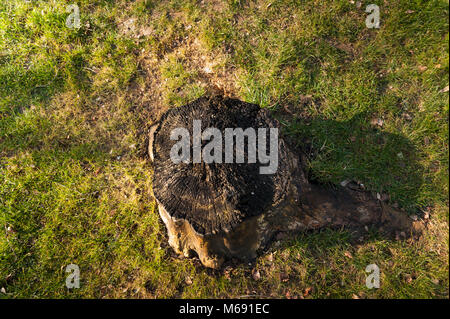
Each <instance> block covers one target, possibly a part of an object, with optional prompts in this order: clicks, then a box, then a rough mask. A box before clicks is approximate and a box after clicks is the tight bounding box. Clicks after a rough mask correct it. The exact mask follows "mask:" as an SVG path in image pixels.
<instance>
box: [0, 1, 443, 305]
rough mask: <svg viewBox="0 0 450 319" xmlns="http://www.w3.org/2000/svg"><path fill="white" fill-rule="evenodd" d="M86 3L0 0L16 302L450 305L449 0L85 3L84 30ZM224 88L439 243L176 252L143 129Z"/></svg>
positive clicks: (2, 169) (4, 189)
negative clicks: (376, 16)
mask: <svg viewBox="0 0 450 319" xmlns="http://www.w3.org/2000/svg"><path fill="white" fill-rule="evenodd" d="M72 3H73V2H72V0H68V1H63V0H51V1H38V0H36V1H24V0H8V1H0V288H3V289H2V292H0V298H80V297H82V298H230V297H234V298H237V297H244V296H247V297H248V296H250V297H251V296H256V297H260V298H265V297H269V298H448V297H449V255H448V251H449V206H448V205H449V198H448V191H449V189H448V188H449V187H448V186H449V175H448V168H449V148H448V141H449V132H448V116H449V93H448V85H449V32H448V26H449V23H448V22H449V3H448V1H445V0H444V1H442V0H439V1H438V0H436V1H424V0H415V1H379V0H373V1H372V0H371V1H362V3H361V2H358V1H348V0H343V1H321V0H304V1H293V0H261V1H250V0H228V1H219V0H214V1H206V0H204V1H200V0H183V1H182V0H177V1H151V0H136V1H125V0H117V1H114V0H93V1H88V0H78V1H77V4H78V6H79V11H80V18H81V25H80V28H78V29H77V28H69V27H68V26H66V18H68V16H69V14H70V12H66V8H67V6H68V5H69V4H72ZM371 3H375V4H378V5H379V7H380V28H379V29H369V28H367V27H366V25H365V20H366V17H367V15H368V13H366V12H365V8H366V6H367V5H368V4H371ZM214 88H215V89H217V88H218V89H220V90H222V91H223V92H225V94H227V95H229V96H234V97H238V98H240V99H241V100H244V101H247V102H253V103H258V104H259V105H260V106H261V107H264V108H270V109H271V110H272V111H273V114H274V116H276V117H278V118H279V119H280V121H281V122H282V125H283V133H284V134H285V135H289V136H290V137H291V138H292V139H293V140H294V141H298V143H300V144H304V145H309V146H310V147H309V148H310V151H309V152H310V154H309V155H310V156H309V158H310V160H309V162H308V163H305V165H307V166H308V169H309V173H310V175H311V176H312V177H313V178H314V179H317V180H318V181H320V182H323V183H332V184H338V183H340V182H342V181H344V180H354V181H358V182H360V183H362V184H364V187H365V188H366V189H368V190H370V191H372V192H374V193H380V194H383V196H389V202H390V204H391V205H394V206H398V207H400V208H401V209H403V210H404V211H405V214H410V215H417V216H420V217H423V218H427V217H428V218H429V227H428V230H427V232H426V233H425V235H424V236H423V238H421V239H420V240H418V241H414V242H411V241H392V240H388V239H385V238H383V237H382V236H380V235H379V234H378V233H377V232H375V231H373V230H371V229H369V230H368V232H367V236H365V237H363V238H359V240H356V239H355V238H353V236H352V234H351V233H349V232H348V231H346V230H322V231H319V232H313V233H307V234H300V235H299V236H298V237H296V238H289V239H288V240H276V241H275V242H274V243H273V245H272V246H271V248H270V249H269V251H267V252H266V253H265V254H264V255H262V256H260V257H258V259H257V260H256V261H255V263H254V264H251V265H247V264H245V265H242V264H230V265H229V266H227V267H224V268H223V269H221V270H217V271H215V270H210V269H206V268H204V267H202V266H201V264H200V262H199V261H198V260H197V259H186V258H179V257H178V256H175V254H174V253H173V252H172V251H171V249H170V248H169V247H168V246H167V237H166V230H165V227H164V225H163V223H162V221H161V220H160V218H159V215H158V213H157V210H156V207H155V202H154V199H153V197H152V195H151V188H152V165H151V163H150V161H149V159H148V156H147V154H146V147H147V140H146V135H147V132H148V128H149V126H150V125H151V124H152V123H153V122H154V120H155V119H156V118H157V117H158V116H159V115H160V114H161V113H162V112H163V111H165V110H167V109H168V108H170V107H178V106H181V105H183V104H184V103H186V102H188V101H192V100H193V99H195V98H197V97H200V96H202V95H203V94H205V93H207V92H210V91H211V90H213V89H214ZM69 264H77V265H78V266H79V268H80V275H81V286H80V288H79V289H68V288H66V286H65V280H66V277H67V275H68V273H66V272H65V269H66V266H67V265H69ZM369 264H376V265H378V266H379V268H380V272H381V284H380V288H379V289H368V288H367V287H366V285H365V280H366V276H367V274H366V272H365V269H366V266H367V265H369ZM256 270H258V271H259V273H260V278H259V279H258V278H257V276H252V272H253V274H254V273H255V271H256Z"/></svg>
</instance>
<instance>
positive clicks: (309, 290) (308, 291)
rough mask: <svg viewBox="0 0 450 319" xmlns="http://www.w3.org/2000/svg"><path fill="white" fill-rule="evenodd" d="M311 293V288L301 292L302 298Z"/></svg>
mask: <svg viewBox="0 0 450 319" xmlns="http://www.w3.org/2000/svg"><path fill="white" fill-rule="evenodd" d="M311 292H312V287H308V288H306V289H305V290H304V291H303V297H307V296H309V295H310V293H311Z"/></svg>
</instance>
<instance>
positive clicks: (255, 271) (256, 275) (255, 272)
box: [252, 268, 261, 280]
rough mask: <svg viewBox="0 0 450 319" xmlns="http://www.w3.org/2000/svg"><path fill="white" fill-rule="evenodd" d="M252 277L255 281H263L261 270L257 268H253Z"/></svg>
mask: <svg viewBox="0 0 450 319" xmlns="http://www.w3.org/2000/svg"><path fill="white" fill-rule="evenodd" d="M252 277H253V279H254V280H260V279H261V274H260V273H259V270H258V269H256V268H253V270H252Z"/></svg>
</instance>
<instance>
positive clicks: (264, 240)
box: [149, 96, 424, 268]
mask: <svg viewBox="0 0 450 319" xmlns="http://www.w3.org/2000/svg"><path fill="white" fill-rule="evenodd" d="M193 120H201V121H202V129H203V130H204V129H205V128H208V127H214V128H217V129H219V130H222V131H223V130H224V129H225V128H242V129H244V130H245V129H246V128H253V129H255V130H257V129H258V128H278V129H280V124H279V123H278V122H277V121H276V120H274V119H273V118H272V117H271V116H270V113H269V112H268V111H267V110H264V109H261V108H260V107H259V106H257V105H254V104H249V103H245V102H242V101H239V100H236V99H228V98H222V97H220V96H215V97H203V98H200V99H198V100H196V101H194V102H192V103H189V104H187V105H185V106H182V107H179V108H173V109H170V110H168V111H167V112H166V113H165V114H164V115H163V116H162V117H161V119H160V120H159V122H158V123H156V124H155V125H154V126H152V128H151V129H150V136H149V154H150V158H151V159H152V161H153V164H154V178H153V192H154V196H155V198H156V201H157V204H158V210H159V214H160V216H161V218H162V220H163V222H164V224H165V225H166V228H167V232H168V237H169V244H170V245H171V247H172V248H173V249H174V250H175V251H176V252H177V253H179V254H183V255H184V256H186V257H192V256H195V254H197V255H198V257H199V259H200V260H201V262H202V263H203V265H205V266H206V267H211V268H219V267H220V266H221V264H222V263H223V262H224V260H226V259H227V258H237V259H240V260H242V261H249V260H252V259H254V258H255V257H256V255H257V252H258V251H259V250H261V249H263V248H264V247H266V246H267V244H268V243H269V242H270V240H271V239H272V238H273V237H274V235H275V234H277V233H278V232H299V231H306V230H311V229H319V228H321V227H347V228H361V227H364V226H369V225H371V226H372V225H373V226H377V227H379V228H380V230H382V231H384V232H390V233H392V232H402V233H404V234H405V235H414V236H417V235H419V234H420V233H421V231H422V229H423V227H424V225H423V223H422V222H421V221H413V220H411V219H409V218H408V216H407V215H406V214H405V213H404V212H401V211H398V210H395V209H393V208H391V207H388V206H387V205H385V204H384V203H383V202H381V201H379V200H377V199H375V198H374V197H373V196H372V195H371V194H370V193H368V192H364V191H355V190H351V189H348V188H344V187H340V186H339V187H337V188H336V189H333V190H331V189H328V188H325V187H323V186H320V185H316V184H311V183H310V182H309V181H308V180H307V179H306V178H305V174H304V171H303V168H302V163H301V160H300V155H299V153H298V151H296V150H295V148H293V147H292V146H289V145H288V144H287V143H286V142H285V141H284V139H283V138H282V137H281V136H279V138H278V169H277V170H276V172H275V173H273V174H260V171H259V168H260V167H261V166H264V165H266V164H263V163H261V162H260V160H259V159H257V160H256V162H255V163H248V156H247V154H245V156H244V157H245V161H244V163H235V162H233V163H223V162H222V163H209V164H208V163H205V162H203V161H202V162H201V163H194V162H193V159H192V157H191V158H190V161H188V162H186V163H184V162H180V163H174V161H173V160H172V159H171V157H170V151H171V149H172V146H173V145H174V143H175V142H176V141H174V140H171V138H170V136H171V132H172V131H173V130H174V129H175V128H179V127H183V128H186V129H187V130H188V131H189V132H190V133H191V134H190V138H191V140H190V141H191V145H192V144H193V139H194V138H195V136H194V133H195V132H193ZM266 137H267V138H266V141H267V142H268V141H269V138H268V137H269V136H266ZM244 144H245V150H248V148H247V147H248V146H250V147H251V146H252V145H249V143H248V140H245V143H244ZM266 146H267V147H266V149H268V147H269V146H268V145H266ZM202 147H204V144H203V145H202ZM256 147H257V148H258V147H259V146H258V145H257V146H256ZM237 151H238V150H237V149H236V143H234V148H233V156H234V158H235V156H236V152H237ZM222 152H223V154H222V155H223V158H225V147H223V148H222Z"/></svg>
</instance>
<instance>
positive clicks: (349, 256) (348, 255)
mask: <svg viewBox="0 0 450 319" xmlns="http://www.w3.org/2000/svg"><path fill="white" fill-rule="evenodd" d="M344 255H345V256H346V257H348V258H350V259H352V258H353V256H352V254H351V253H350V252H349V251H346V252H345V253H344Z"/></svg>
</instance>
